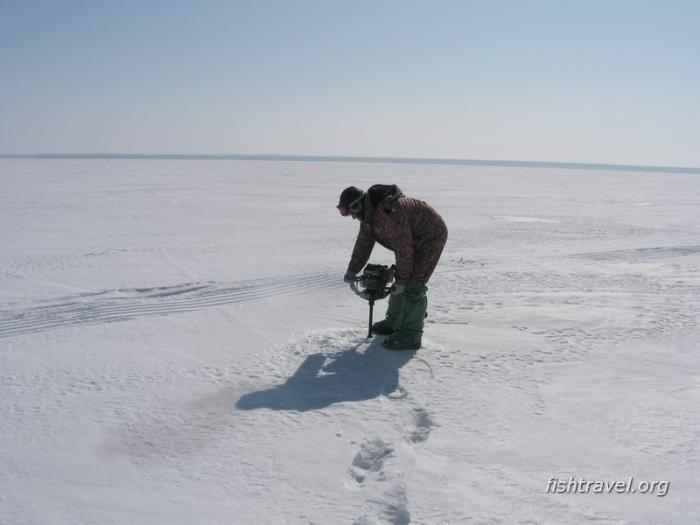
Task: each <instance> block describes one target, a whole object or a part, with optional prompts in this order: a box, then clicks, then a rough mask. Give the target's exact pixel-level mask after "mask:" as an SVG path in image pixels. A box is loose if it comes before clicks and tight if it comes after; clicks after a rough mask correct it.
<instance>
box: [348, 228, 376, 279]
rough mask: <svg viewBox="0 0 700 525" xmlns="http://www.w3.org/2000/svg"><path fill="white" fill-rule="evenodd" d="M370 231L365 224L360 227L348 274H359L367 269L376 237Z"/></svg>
mask: <svg viewBox="0 0 700 525" xmlns="http://www.w3.org/2000/svg"><path fill="white" fill-rule="evenodd" d="M368 230H369V228H368V227H367V226H365V225H364V224H362V225H361V226H360V231H359V233H358V234H357V240H356V241H355V248H354V249H353V251H352V257H350V264H349V265H348V273H352V274H357V273H358V272H359V271H360V270H362V268H364V267H365V264H367V261H369V256H370V255H371V254H372V248H374V237H372V235H371V234H370V232H369V231H368Z"/></svg>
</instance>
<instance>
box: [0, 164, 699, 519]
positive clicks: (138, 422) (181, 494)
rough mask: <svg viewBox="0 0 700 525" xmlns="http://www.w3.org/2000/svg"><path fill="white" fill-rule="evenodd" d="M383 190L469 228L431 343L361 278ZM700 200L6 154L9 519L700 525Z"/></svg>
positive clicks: (3, 443) (498, 182)
mask: <svg viewBox="0 0 700 525" xmlns="http://www.w3.org/2000/svg"><path fill="white" fill-rule="evenodd" d="M378 182H381V183H396V184H398V185H399V186H401V187H402V189H403V190H404V191H405V193H407V194H408V195H411V196H417V197H419V198H423V199H425V200H427V201H428V202H430V203H432V204H433V205H434V206H435V207H436V208H437V209H438V210H439V211H440V212H441V213H442V215H443V217H444V218H445V220H446V222H447V224H448V226H449V229H450V238H449V241H448V244H447V247H446V249H445V253H444V254H443V257H442V260H441V263H440V265H439V267H438V270H437V271H436V273H435V275H434V277H433V279H432V281H431V283H430V291H429V302H430V306H429V318H428V324H427V325H426V333H425V336H424V338H425V345H424V348H423V349H421V350H420V351H419V352H417V353H413V352H408V353H392V352H388V351H385V350H383V349H382V348H381V347H380V346H379V344H378V341H371V342H367V341H366V340H365V338H364V335H365V330H366V322H367V305H366V303H364V302H362V301H361V300H360V299H358V298H357V297H355V296H354V295H352V294H351V292H350V291H349V290H348V289H347V288H346V287H345V286H344V285H343V284H342V282H341V280H342V275H343V273H344V270H345V266H346V264H347V261H348V259H349V255H350V251H351V249H352V245H353V242H354V239H355V235H356V231H357V227H358V224H357V223H356V222H354V221H351V220H349V219H345V218H342V217H340V216H339V215H338V213H337V212H336V210H335V203H336V201H337V196H338V194H339V192H340V191H341V190H342V188H344V187H345V186H347V185H349V184H355V185H358V186H364V187H366V186H369V185H370V184H373V183H378ZM699 209H700V177H698V176H697V175H683V174H668V173H632V172H621V171H620V172H610V171H608V172H603V171H579V170H572V171H563V170H552V169H549V170H548V169H537V168H517V167H509V168H498V167H478V166H444V165H442V166H430V165H400V164H354V163H332V162H328V163H323V162H308V163H304V162H262V161H259V162H255V161H168V160H62V161H58V160H1V161H0V238H1V239H2V247H3V248H2V250H1V251H0V269H1V272H2V273H1V274H0V280H1V283H0V286H1V288H0V290H1V295H0V417H1V418H2V419H1V421H2V428H1V438H0V522H1V523H3V524H33V523H37V524H38V523H57V524H62V523H66V524H68V523H70V524H74V523H100V524H108V523H130V524H131V523H144V524H145V523H148V524H154V523H164V524H165V523H168V524H179V523H183V524H184V523H227V524H231V523H317V524H330V523H358V524H368V523H409V522H413V523H552V524H559V523H585V522H588V521H591V522H596V523H599V524H603V523H697V519H698V516H700V498H699V497H698V487H699V485H700V448H699V446H700V420H699V417H698V407H699V406H700V355H699V353H698V344H697V343H698V340H700V339H699V338H698V325H697V320H698V310H699V307H700V300H699V297H700V296H699V293H698V292H699V291H700V220H698V219H700V215H699V212H698V210H699ZM372 261H374V262H382V263H387V262H392V254H391V253H390V252H388V251H386V250H384V249H382V248H380V247H377V248H375V254H374V255H373V257H372ZM383 308H384V304H379V305H378V313H379V314H381V312H382V310H383ZM552 476H555V477H558V478H559V479H568V478H569V476H574V477H575V478H581V477H582V478H585V479H588V480H613V481H616V480H623V481H624V480H627V478H628V477H629V476H633V477H634V479H635V480H648V481H652V480H659V481H661V480H667V481H669V482H670V488H669V489H668V493H667V494H666V495H665V496H664V497H660V496H658V495H655V494H641V493H635V494H615V493H613V494H592V493H589V494H553V493H548V492H547V491H546V487H547V482H548V480H549V478H550V477H552Z"/></svg>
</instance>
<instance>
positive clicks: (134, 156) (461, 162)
mask: <svg viewBox="0 0 700 525" xmlns="http://www.w3.org/2000/svg"><path fill="white" fill-rule="evenodd" d="M0 159H36V160H51V159H54V160H66V159H85V160H90V159H96V160H99V159H105V160H106V159H114V160H258V161H278V162H279V161H286V162H361V163H378V164H442V165H454V166H496V167H510V168H549V169H575V170H605V171H641V172H665V173H694V174H700V168H693V167H681V166H640V165H628V164H598V163H580V162H540V161H518V160H480V159H440V158H411V157H352V156H321V155H262V154H259V155H235V154H222V155H204V154H184V155H170V154H150V153H36V154H0Z"/></svg>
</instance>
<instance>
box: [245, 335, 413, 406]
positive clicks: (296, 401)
mask: <svg viewBox="0 0 700 525" xmlns="http://www.w3.org/2000/svg"><path fill="white" fill-rule="evenodd" d="M363 345H364V343H361V344H358V345H357V346H355V347H353V348H350V349H348V350H344V351H341V352H335V353H331V354H322V353H317V354H312V355H310V356H308V357H307V358H306V359H305V360H304V361H303V362H302V363H301V365H299V368H298V369H297V371H296V372H295V373H294V375H292V376H291V377H290V378H289V379H287V381H286V382H285V383H283V384H281V385H278V386H276V387H273V388H269V389H267V390H259V391H257V392H251V393H249V394H244V395H243V396H241V398H240V399H239V400H238V401H237V402H236V407H237V408H238V409H240V410H255V409H257V408H269V409H272V410H298V411H302V412H303V411H306V410H318V409H321V408H326V407H328V406H330V405H332V404H333V403H342V402H344V401H364V400H366V399H372V398H375V397H377V396H379V395H385V396H386V395H390V394H392V393H394V392H397V391H398V392H399V393H400V389H399V369H400V368H401V367H402V366H404V365H405V364H406V363H408V362H409V361H410V360H411V358H412V357H413V356H414V355H415V354H416V352H415V351H392V350H385V349H383V348H382V347H381V345H380V343H379V341H377V340H374V341H373V342H372V343H371V344H370V345H369V346H368V347H367V349H366V350H365V351H364V352H362V353H361V352H359V351H358V350H359V348H360V347H361V346H363Z"/></svg>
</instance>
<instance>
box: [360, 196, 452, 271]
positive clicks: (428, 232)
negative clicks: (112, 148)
mask: <svg viewBox="0 0 700 525" xmlns="http://www.w3.org/2000/svg"><path fill="white" fill-rule="evenodd" d="M446 234H447V227H446V226H445V222H444V221H443V220H442V217H440V215H439V214H438V213H437V212H436V211H435V210H434V209H433V208H432V207H431V206H430V205H429V204H428V203H426V202H424V201H421V200H418V199H412V198H410V197H406V196H405V195H404V194H403V193H402V192H401V190H400V189H399V187H398V186H396V185H390V186H389V185H383V184H376V185H374V186H372V187H371V188H369V190H367V192H366V194H365V197H364V217H363V218H362V221H361V224H360V231H359V233H358V234H357V240H356V241H355V248H354V250H353V252H352V257H351V258H350V264H349V265H348V272H349V273H352V274H357V273H358V272H359V271H360V270H362V268H364V266H365V264H367V261H368V260H369V256H370V254H371V253H372V248H374V243H375V241H376V242H378V243H379V244H381V245H382V246H384V247H385V248H387V249H389V250H392V251H393V252H394V254H395V255H396V274H395V278H396V282H397V283H406V282H407V281H408V280H409V279H410V278H411V274H412V273H413V267H414V248H415V247H416V246H420V245H427V244H430V243H431V242H432V241H433V240H434V239H438V238H441V237H443V238H444V236H446Z"/></svg>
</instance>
